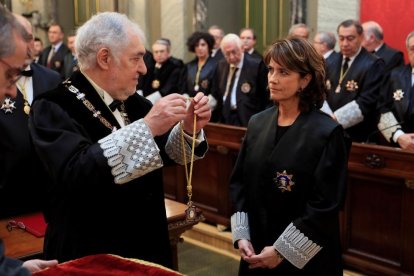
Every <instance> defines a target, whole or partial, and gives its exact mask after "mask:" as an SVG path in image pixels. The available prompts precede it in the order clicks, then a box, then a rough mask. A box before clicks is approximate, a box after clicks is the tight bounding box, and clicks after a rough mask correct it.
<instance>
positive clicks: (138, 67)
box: [107, 33, 147, 100]
mask: <svg viewBox="0 0 414 276" xmlns="http://www.w3.org/2000/svg"><path fill="white" fill-rule="evenodd" d="M128 38H129V39H128V41H129V44H128V46H127V47H126V49H125V50H123V51H121V54H120V55H119V60H118V62H117V61H116V60H115V59H114V58H112V59H111V64H110V66H111V68H110V75H111V80H110V83H111V87H110V88H109V89H108V91H107V92H108V93H109V94H110V95H111V96H112V97H113V98H114V99H117V100H126V99H127V98H128V97H129V96H131V95H133V94H134V93H135V90H136V86H137V84H138V78H139V76H140V75H145V74H146V73H147V67H146V66H145V62H144V54H145V47H144V45H143V44H142V42H141V40H140V39H139V37H138V36H137V35H135V34H132V33H128Z"/></svg>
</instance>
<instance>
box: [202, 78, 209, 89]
mask: <svg viewBox="0 0 414 276" xmlns="http://www.w3.org/2000/svg"><path fill="white" fill-rule="evenodd" d="M201 87H203V89H207V88H208V80H207V79H206V80H202V81H201Z"/></svg>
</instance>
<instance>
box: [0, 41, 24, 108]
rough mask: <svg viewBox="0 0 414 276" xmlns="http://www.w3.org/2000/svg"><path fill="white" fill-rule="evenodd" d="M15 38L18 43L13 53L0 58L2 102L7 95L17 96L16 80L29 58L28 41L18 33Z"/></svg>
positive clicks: (0, 96)
mask: <svg viewBox="0 0 414 276" xmlns="http://www.w3.org/2000/svg"><path fill="white" fill-rule="evenodd" d="M13 39H14V41H15V44H16V48H15V52H14V53H13V55H11V56H7V57H2V58H0V60H1V62H0V103H3V101H4V99H5V98H6V97H11V98H14V97H16V93H17V90H16V81H17V79H18V76H20V72H21V69H22V68H23V66H24V64H25V61H26V58H27V51H28V45H27V43H26V42H25V41H24V40H23V38H21V37H20V36H19V35H17V34H16V33H14V35H13Z"/></svg>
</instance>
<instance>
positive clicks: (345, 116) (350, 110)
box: [334, 101, 364, 129]
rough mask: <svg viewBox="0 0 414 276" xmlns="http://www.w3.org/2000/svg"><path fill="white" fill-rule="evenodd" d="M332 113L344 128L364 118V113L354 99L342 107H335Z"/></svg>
mask: <svg viewBox="0 0 414 276" xmlns="http://www.w3.org/2000/svg"><path fill="white" fill-rule="evenodd" d="M334 114H335V117H336V119H337V120H338V123H340V124H341V125H342V127H343V128H345V129H346V128H350V127H352V126H354V125H357V124H359V123H360V122H362V121H363V120H364V115H363V114H362V111H361V109H360V108H359V105H358V104H357V103H356V101H352V102H350V103H347V104H346V105H344V106H343V107H341V108H339V109H337V110H336V111H335V112H334Z"/></svg>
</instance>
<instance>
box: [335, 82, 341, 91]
mask: <svg viewBox="0 0 414 276" xmlns="http://www.w3.org/2000/svg"><path fill="white" fill-rule="evenodd" d="M339 92H341V86H340V85H339V84H338V86H337V87H336V89H335V93H339Z"/></svg>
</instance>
